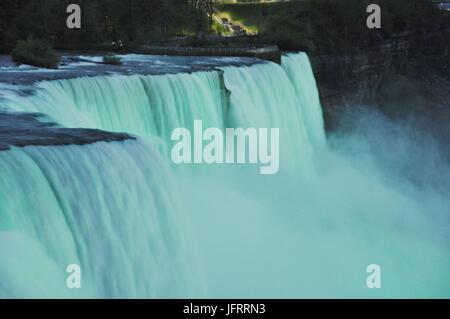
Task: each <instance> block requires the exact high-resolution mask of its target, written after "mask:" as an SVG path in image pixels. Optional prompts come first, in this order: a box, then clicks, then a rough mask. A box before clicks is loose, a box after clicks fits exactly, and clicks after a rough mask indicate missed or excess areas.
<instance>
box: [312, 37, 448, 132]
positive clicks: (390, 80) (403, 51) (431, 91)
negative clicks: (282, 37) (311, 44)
mask: <svg viewBox="0 0 450 319" xmlns="http://www.w3.org/2000/svg"><path fill="white" fill-rule="evenodd" d="M449 48H450V29H449V30H447V32H444V33H442V32H438V33H423V34H417V33H414V34H412V33H411V34H407V33H405V34H400V35H397V36H395V37H392V38H391V39H389V40H386V41H385V42H384V43H383V44H382V45H379V46H375V47H371V48H367V49H354V50H353V51H351V50H350V51H348V52H346V53H342V54H339V55H326V56H325V55H323V56H314V55H312V56H311V60H312V64H313V68H314V71H315V74H316V78H317V82H318V86H319V90H320V93H321V98H322V104H323V107H324V111H325V117H326V124H327V129H328V130H329V131H333V130H334V129H336V127H337V126H338V125H339V118H340V116H341V114H342V113H344V112H346V111H348V110H349V109H351V108H354V107H357V106H370V107H374V108H376V109H377V110H379V111H382V112H383V113H385V114H386V115H388V116H392V117H397V116H399V117H401V116H403V117H407V116H410V115H412V114H413V113H414V114H415V115H419V116H426V117H429V118H430V119H432V120H433V121H434V123H435V124H436V125H435V126H436V127H438V126H440V127H441V128H445V127H447V128H448V129H447V130H446V132H450V128H449V126H450V125H449V123H450V117H449V116H450V49H449Z"/></svg>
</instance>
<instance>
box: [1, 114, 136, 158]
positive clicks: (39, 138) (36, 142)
mask: <svg viewBox="0 0 450 319" xmlns="http://www.w3.org/2000/svg"><path fill="white" fill-rule="evenodd" d="M39 117H40V115H39V114H29V113H6V112H2V111H1V110H0V151H5V150H8V149H9V148H10V147H12V146H16V147H25V146H32V145H33V146H55V145H84V144H92V143H96V142H101V141H105V142H112V141H124V140H127V139H133V137H131V136H130V135H128V134H123V133H109V132H104V131H100V130H92V129H70V128H62V127H58V126H57V125H56V124H54V123H46V122H41V121H39Z"/></svg>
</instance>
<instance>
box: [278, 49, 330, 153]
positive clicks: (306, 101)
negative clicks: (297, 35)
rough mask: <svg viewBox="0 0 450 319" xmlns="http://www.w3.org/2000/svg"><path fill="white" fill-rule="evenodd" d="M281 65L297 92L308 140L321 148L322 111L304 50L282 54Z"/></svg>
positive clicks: (322, 143)
mask: <svg viewBox="0 0 450 319" xmlns="http://www.w3.org/2000/svg"><path fill="white" fill-rule="evenodd" d="M281 65H282V67H283V69H284V70H285V72H286V74H287V75H288V77H289V79H290V80H291V82H292V84H293V86H294V89H295V92H296V94H297V98H298V101H299V102H298V103H299V104H298V105H299V106H300V108H299V109H300V113H301V116H302V118H304V119H305V121H304V122H305V125H306V131H307V132H308V138H309V140H310V141H311V143H312V144H313V145H314V146H315V148H323V146H324V145H325V129H324V121H323V112H322V106H321V104H320V98H319V91H318V89H317V83H316V79H315V77H314V73H313V70H312V67H311V63H310V61H309V58H308V55H306V53H304V52H300V53H296V54H292V53H291V54H287V55H284V56H283V58H282V60H281Z"/></svg>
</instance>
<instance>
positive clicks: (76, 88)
mask: <svg viewBox="0 0 450 319" xmlns="http://www.w3.org/2000/svg"><path fill="white" fill-rule="evenodd" d="M8 99H9V102H7V103H6V104H4V105H5V106H6V107H8V108H11V109H15V110H20V111H32V112H41V113H44V114H47V115H49V116H50V117H52V118H53V119H54V120H55V121H56V122H58V123H59V124H62V125H64V126H67V127H90V128H100V129H104V130H109V131H115V132H127V133H131V134H135V135H136V136H138V138H139V140H138V141H127V142H124V143H122V145H121V144H119V143H110V144H107V143H97V144H93V145H88V146H77V147H75V146H64V147H56V146H55V147H35V148H26V149H24V150H19V149H13V150H11V151H6V152H0V166H1V168H2V172H6V173H5V174H2V176H1V179H0V190H1V191H0V199H1V201H0V205H1V206H0V207H1V210H0V216H2V220H1V223H2V224H1V227H2V230H4V231H2V232H0V233H1V234H0V236H1V237H2V239H3V238H4V240H1V244H0V250H1V255H2V256H6V257H5V258H4V259H2V260H1V261H0V276H1V278H2V280H0V295H1V294H3V295H4V296H7V295H8V292H9V294H10V295H16V296H28V295H30V294H32V295H39V296H43V297H45V296H54V295H56V296H67V294H68V293H69V292H68V291H67V289H65V288H64V287H61V285H64V284H65V280H64V275H65V273H64V267H63V265H65V264H67V263H77V262H79V263H81V265H82V268H83V269H85V272H86V276H87V279H86V282H88V284H87V286H86V288H84V289H83V290H82V291H81V292H80V293H79V294H81V295H83V296H89V297H117V296H125V297H135V296H145V297H161V296H183V297H233V298H236V297H265V298H267V297H380V296H385V297H389V296H392V297H405V296H416V297H417V296H418V297H423V296H427V297H429V296H440V297H442V296H449V295H450V291H449V287H448V284H446V283H447V282H448V281H449V279H450V272H449V269H450V265H449V260H450V258H448V257H449V253H448V238H447V237H448V235H447V234H448V229H449V227H448V225H449V224H450V223H449V221H448V216H447V215H446V208H447V207H448V198H447V199H446V198H444V197H442V196H441V195H439V194H437V193H435V192H434V189H432V188H422V189H420V190H418V189H416V188H415V187H414V186H412V185H410V184H408V183H407V182H405V181H402V183H399V182H393V180H391V179H390V177H391V176H390V175H392V172H390V171H387V173H386V171H383V170H381V169H379V167H378V166H379V165H378V166H376V165H374V164H373V160H372V157H371V155H370V154H369V153H368V151H367V150H366V149H365V148H364V147H360V146H361V145H359V144H358V145H356V144H355V143H350V140H349V139H348V138H347V137H345V138H338V139H337V140H338V142H337V143H338V144H339V146H341V147H342V148H344V149H346V150H349V151H348V153H346V154H344V155H341V154H335V152H331V151H330V150H329V149H328V148H327V147H325V146H326V141H325V132H324V123H323V117H322V110H321V106H320V102H319V98H318V92H317V87H316V83H315V80H314V76H313V73H312V70H311V65H310V63H309V61H308V58H307V56H306V55H305V54H303V53H300V54H289V55H286V56H284V57H283V59H282V66H279V65H276V64H273V63H261V64H257V65H253V66H250V67H223V68H222V70H220V71H210V72H197V73H192V74H175V75H159V76H138V75H134V76H107V77H106V76H103V77H93V78H80V79H73V80H63V81H53V82H42V83H40V84H38V85H37V91H36V93H35V95H33V96H31V97H23V96H8ZM196 119H200V120H203V124H204V126H205V127H218V128H224V127H243V128H246V127H256V128H258V127H269V128H270V127H278V128H280V138H281V140H280V144H281V145H280V152H281V153H280V156H281V164H280V165H281V169H282V170H285V172H287V173H289V174H279V175H277V176H270V177H268V176H264V177H263V176H259V175H257V173H255V172H254V171H253V170H246V169H244V170H241V169H238V168H236V167H231V168H227V169H226V170H225V171H224V172H223V171H221V170H220V169H218V170H211V171H207V172H206V174H203V173H204V172H200V171H194V172H193V173H192V174H190V175H188V176H185V175H183V174H179V171H178V170H173V172H172V173H173V175H174V176H175V179H176V183H166V179H167V178H170V176H169V175H171V174H170V173H168V174H165V173H159V171H160V170H162V171H164V169H162V167H163V166H164V165H163V164H162V163H160V160H158V159H157V157H156V156H155V155H154V154H153V153H152V147H154V146H155V145H156V146H160V150H161V151H162V153H163V155H165V156H166V158H167V156H168V153H167V151H168V149H169V148H170V147H171V145H172V141H171V140H170V133H171V131H172V130H173V129H174V128H178V127H187V128H189V129H192V125H193V121H194V120H196ZM379 127H380V128H381V127H382V125H379ZM142 139H149V141H150V142H148V141H147V142H143V141H142ZM383 142H384V143H387V139H383ZM408 143H409V140H407V139H406V138H405V144H404V145H409V144H408ZM344 146H345V147H344ZM430 156H431V154H430ZM436 163H438V162H437V161H436ZM439 163H440V162H439ZM378 164H380V163H378ZM436 167H446V166H445V165H443V164H442V163H440V164H436ZM172 168H173V167H172ZM444 171H445V170H444ZM297 172H300V174H297ZM304 173H307V174H306V175H307V176H306V175H305V174H304ZM441 175H442V174H441ZM442 183H444V184H445V183H447V180H446V179H444V182H442ZM442 183H441V184H442ZM445 185H450V183H447V184H445ZM36 190H39V191H36ZM175 194H176V195H177V196H176V197H177V198H175ZM178 196H179V198H178ZM178 200H179V201H180V203H181V205H180V206H181V208H180V209H177V208H176V207H172V204H173V203H176V202H178ZM47 216H49V217H47ZM430 216H432V217H430ZM44 218H49V219H48V220H47V219H44ZM179 233H181V234H179ZM5 243H8V244H5ZM11 247H14V248H15V249H11ZM16 248H17V249H16ZM22 248H23V249H22ZM418 251H420V252H421V253H420V254H417V252H418ZM29 260H38V261H40V262H39V263H37V267H39V268H38V271H39V273H41V272H43V275H42V276H41V277H39V278H38V279H36V278H35V277H34V276H33V274H34V273H35V271H34V270H33V271H32V272H33V273H31V271H30V270H29V269H27V268H26V265H27V264H28V263H29V262H28V261H29ZM187 260H190V261H196V264H195V265H192V266H190V268H189V273H187V272H186V271H185V266H184V265H185V264H186V263H187ZM372 263H379V264H381V265H382V266H383V269H386V271H385V272H384V275H383V276H384V277H383V287H384V288H385V289H382V290H369V289H367V288H366V286H365V279H366V276H367V273H366V267H367V265H369V264H372ZM21 265H22V266H21ZM188 265H189V264H188ZM61 267H63V268H61ZM108 267H110V268H108ZM106 269H109V270H106ZM430 269H432V270H433V271H429V270H430ZM195 273H198V274H199V275H198V276H197V275H194V274H195ZM3 278H5V280H3ZM203 281H204V285H205V287H204V288H205V290H203V286H204V285H203ZM30 282H31V287H32V288H33V289H31V288H30ZM44 282H45V283H44ZM43 287H45V288H43ZM30 291H31V292H30ZM5 292H6V293H5ZM71 296H72V295H69V297H71Z"/></svg>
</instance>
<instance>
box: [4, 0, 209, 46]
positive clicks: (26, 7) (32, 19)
mask: <svg viewBox="0 0 450 319" xmlns="http://www.w3.org/2000/svg"><path fill="white" fill-rule="evenodd" d="M71 3H77V4H79V5H80V6H81V8H82V27H81V29H79V30H78V29H73V30H70V29H68V28H67V26H66V19H67V17H68V14H67V13H66V8H67V6H68V5H69V4H71ZM207 29H209V25H208V18H207V16H206V14H205V13H204V12H203V11H202V10H199V9H196V7H195V5H194V4H193V1H190V0H77V1H73V0H39V1H37V0H1V1H0V53H9V52H11V50H13V49H14V48H15V47H16V45H17V42H18V40H24V39H26V38H27V37H28V36H30V35H32V36H34V37H35V38H37V39H46V40H47V41H48V43H49V44H50V45H52V46H54V47H55V48H56V49H111V50H112V49H117V50H119V49H126V48H127V47H132V46H133V45H135V44H149V43H156V42H158V41H161V40H164V39H167V38H170V37H174V36H178V35H186V34H193V35H195V34H198V33H200V32H201V31H202V30H207ZM119 41H121V42H119ZM119 43H120V44H119Z"/></svg>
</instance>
